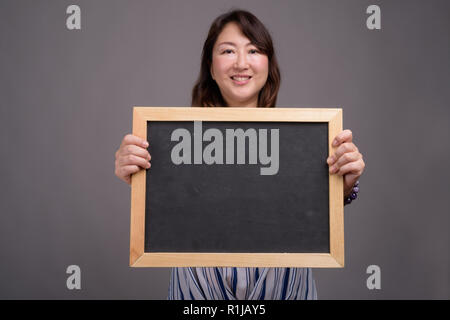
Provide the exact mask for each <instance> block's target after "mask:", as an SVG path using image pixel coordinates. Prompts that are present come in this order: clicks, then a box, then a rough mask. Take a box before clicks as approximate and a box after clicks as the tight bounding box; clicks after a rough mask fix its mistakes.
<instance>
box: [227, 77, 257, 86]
mask: <svg viewBox="0 0 450 320" xmlns="http://www.w3.org/2000/svg"><path fill="white" fill-rule="evenodd" d="M230 78H231V80H233V83H235V84H237V85H244V84H247V83H248V82H249V81H250V79H251V78H252V77H251V76H241V75H239V76H232V77H230Z"/></svg>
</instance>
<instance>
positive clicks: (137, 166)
mask: <svg viewBox="0 0 450 320" xmlns="http://www.w3.org/2000/svg"><path fill="white" fill-rule="evenodd" d="M147 148H148V142H147V141H146V140H144V139H142V138H139V137H137V136H134V135H132V134H127V135H126V136H125V137H124V138H123V140H122V143H121V145H120V147H119V149H118V150H117V151H116V169H115V174H116V176H118V177H119V178H120V179H122V180H123V181H125V182H126V183H128V184H131V175H132V174H133V173H136V172H138V171H139V170H141V169H148V168H150V159H151V156H150V153H149V152H148V151H147Z"/></svg>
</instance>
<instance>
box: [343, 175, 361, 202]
mask: <svg viewBox="0 0 450 320" xmlns="http://www.w3.org/2000/svg"><path fill="white" fill-rule="evenodd" d="M358 192H359V180H358V181H356V183H355V185H354V186H353V188H352V192H351V193H350V196H348V197H347V198H345V199H344V205H346V204H350V203H352V201H353V200H355V199H356V198H358Z"/></svg>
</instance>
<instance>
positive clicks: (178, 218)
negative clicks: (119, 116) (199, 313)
mask: <svg viewBox="0 0 450 320" xmlns="http://www.w3.org/2000/svg"><path fill="white" fill-rule="evenodd" d="M341 130H342V110H341V109H319V108H317V109H307V108H182V107H135V108H134V111H133V134H134V135H137V136H139V137H142V138H144V139H147V140H148V141H149V143H150V146H149V148H148V150H149V152H150V154H151V155H152V160H151V163H152V166H151V168H150V169H149V170H140V171H139V172H137V173H135V174H133V176H132V179H131V228H130V265H131V266H134V267H148V266H150V267H170V266H199V267H201V266H238V267H257V266H267V267H278V266H279V267H289V266H292V267H343V265H344V224H343V221H344V219H343V184H342V177H339V176H337V175H330V174H329V172H328V165H327V163H326V159H327V157H328V156H329V155H330V154H331V153H332V152H333V147H332V146H331V141H332V139H333V138H334V137H335V136H336V134H337V133H339V132H340V131H341ZM233 134H235V135H236V136H237V137H235V136H234V135H233ZM230 142H233V144H231V143H230Z"/></svg>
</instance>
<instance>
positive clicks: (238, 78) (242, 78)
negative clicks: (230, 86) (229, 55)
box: [231, 77, 250, 81]
mask: <svg viewBox="0 0 450 320" xmlns="http://www.w3.org/2000/svg"><path fill="white" fill-rule="evenodd" d="M231 79H233V80H237V81H245V80H248V79H250V77H231Z"/></svg>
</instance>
